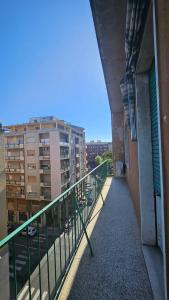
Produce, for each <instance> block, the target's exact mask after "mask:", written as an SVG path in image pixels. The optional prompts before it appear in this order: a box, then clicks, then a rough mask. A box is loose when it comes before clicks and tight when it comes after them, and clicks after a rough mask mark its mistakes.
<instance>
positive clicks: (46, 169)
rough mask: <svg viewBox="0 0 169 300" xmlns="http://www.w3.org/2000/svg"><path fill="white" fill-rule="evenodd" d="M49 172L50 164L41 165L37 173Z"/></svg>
mask: <svg viewBox="0 0 169 300" xmlns="http://www.w3.org/2000/svg"><path fill="white" fill-rule="evenodd" d="M50 172H51V169H50V166H45V167H43V166H41V167H40V169H39V174H50Z"/></svg>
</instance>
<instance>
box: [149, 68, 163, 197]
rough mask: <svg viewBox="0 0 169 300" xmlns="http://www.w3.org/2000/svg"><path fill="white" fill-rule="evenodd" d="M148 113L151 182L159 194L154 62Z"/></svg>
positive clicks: (151, 72) (151, 71) (151, 73)
mask: <svg viewBox="0 0 169 300" xmlns="http://www.w3.org/2000/svg"><path fill="white" fill-rule="evenodd" d="M150 113H151V140H152V160H153V182H154V192H155V194H156V195H158V196H160V195H161V187H160V155H159V153H160V152H159V134H158V112H157V93H156V76H155V64H154V63H153V65H152V67H151V70H150Z"/></svg>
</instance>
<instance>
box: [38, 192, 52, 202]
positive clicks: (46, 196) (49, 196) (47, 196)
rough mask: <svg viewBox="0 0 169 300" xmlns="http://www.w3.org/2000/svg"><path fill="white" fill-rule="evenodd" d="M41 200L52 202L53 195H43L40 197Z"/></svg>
mask: <svg viewBox="0 0 169 300" xmlns="http://www.w3.org/2000/svg"><path fill="white" fill-rule="evenodd" d="M40 200H48V201H51V193H45V192H44V193H42V195H40Z"/></svg>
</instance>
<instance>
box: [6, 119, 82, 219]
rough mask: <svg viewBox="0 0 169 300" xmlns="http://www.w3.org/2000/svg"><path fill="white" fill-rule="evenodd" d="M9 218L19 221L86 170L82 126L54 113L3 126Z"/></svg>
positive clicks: (60, 191)
mask: <svg viewBox="0 0 169 300" xmlns="http://www.w3.org/2000/svg"><path fill="white" fill-rule="evenodd" d="M5 151H6V154H5V160H6V169H5V171H6V186H7V207H8V219H9V221H10V222H12V223H22V222H24V221H25V220H27V218H29V217H30V216H31V215H32V214H34V213H36V212H37V211H38V210H40V209H41V208H42V207H43V206H45V205H46V204H48V203H49V202H50V201H51V200H53V199H54V198H55V197H56V196H58V195H59V194H60V193H62V192H63V191H65V190H66V189H67V188H69V186H70V185H72V184H73V183H75V182H76V181H77V180H79V179H80V178H81V177H83V176H84V175H85V172H86V153H85V132H84V129H83V128H81V127H78V126H74V125H72V124H69V123H66V122H65V121H62V120H58V119H56V118H54V117H43V118H41V117H38V118H31V119H30V120H29V122H28V123H25V124H19V125H12V126H7V127H6V133H5Z"/></svg>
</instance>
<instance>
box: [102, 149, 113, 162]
mask: <svg viewBox="0 0 169 300" xmlns="http://www.w3.org/2000/svg"><path fill="white" fill-rule="evenodd" d="M101 157H102V159H103V161H104V160H107V159H108V160H109V159H111V160H112V151H105V152H104V153H102V155H101Z"/></svg>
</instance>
